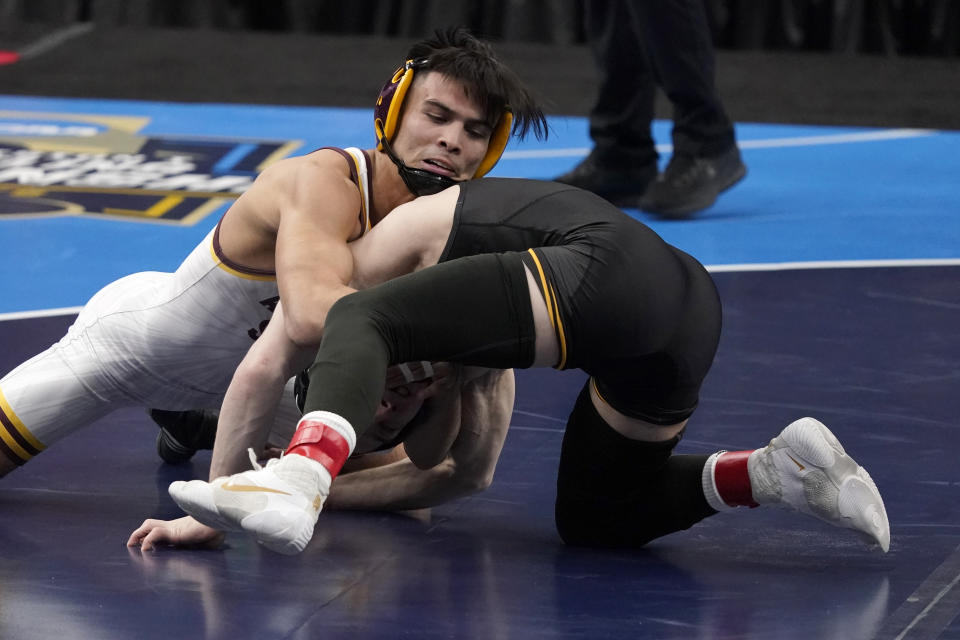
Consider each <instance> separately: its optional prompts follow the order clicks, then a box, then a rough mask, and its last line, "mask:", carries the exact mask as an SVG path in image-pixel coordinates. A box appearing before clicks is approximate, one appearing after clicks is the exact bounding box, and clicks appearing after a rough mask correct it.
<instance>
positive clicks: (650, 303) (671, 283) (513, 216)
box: [441, 178, 721, 424]
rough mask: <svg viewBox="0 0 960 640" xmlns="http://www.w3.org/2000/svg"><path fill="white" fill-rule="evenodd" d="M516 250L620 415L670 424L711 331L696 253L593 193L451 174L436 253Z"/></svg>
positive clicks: (571, 353) (570, 364) (694, 382)
mask: <svg viewBox="0 0 960 640" xmlns="http://www.w3.org/2000/svg"><path fill="white" fill-rule="evenodd" d="M501 252H522V253H523V260H524V264H526V265H527V267H528V268H529V269H530V271H531V273H533V274H534V277H535V278H536V279H537V280H538V281H539V284H540V288H541V292H542V293H543V294H544V297H545V299H546V302H547V307H548V312H549V313H550V314H551V320H552V321H553V323H554V328H555V329H556V332H557V338H558V340H559V341H560V345H561V362H560V363H559V364H558V368H574V367H576V368H581V369H583V370H584V371H586V372H587V373H589V374H590V375H592V376H593V377H594V378H595V382H596V384H597V388H598V391H599V392H600V393H601V395H602V396H603V397H604V398H605V399H607V400H608V401H609V402H610V403H611V404H612V405H613V406H614V407H616V408H617V409H618V410H620V411H622V412H623V413H626V414H628V415H633V416H634V417H638V418H641V419H647V420H649V421H651V422H655V423H659V424H672V423H673V422H677V421H679V420H681V419H683V418H685V417H686V416H688V415H689V414H690V413H692V411H693V409H694V408H695V407H696V403H697V396H698V393H699V388H700V384H701V383H702V381H703V378H704V377H705V376H706V373H707V371H708V370H709V368H710V365H711V363H712V362H713V356H714V354H715V351H716V348H717V343H718V341H719V334H720V324H721V310H720V302H719V298H718V296H717V292H716V288H715V287H714V285H713V280H712V279H711V278H710V275H709V274H708V273H707V272H706V270H705V269H704V268H703V266H702V265H701V264H700V263H699V262H697V261H696V260H695V259H693V258H692V257H690V256H689V255H687V254H686V253H684V252H683V251H680V250H679V249H677V248H675V247H673V246H671V245H669V244H667V243H666V242H665V241H664V240H663V239H661V238H660V237H659V236H658V235H657V234H656V233H654V232H653V230H651V229H650V228H649V227H647V226H646V225H644V224H642V223H641V222H639V221H637V220H634V219H633V218H631V217H629V216H628V215H627V214H625V213H624V212H623V211H621V210H620V209H618V208H617V207H615V206H613V205H612V204H610V203H608V202H607V201H606V200H603V199H602V198H600V197H598V196H596V195H594V194H592V193H590V192H587V191H583V190H580V189H577V188H575V187H571V186H568V185H563V184H559V183H553V182H541V181H533V180H523V179H514V178H484V179H482V180H471V181H469V182H465V183H463V184H461V185H460V197H459V200H458V203H457V207H456V211H455V214H454V222H453V228H452V230H451V233H450V237H449V239H448V241H447V246H446V247H445V249H444V252H443V254H442V257H441V262H443V261H448V260H454V259H456V258H460V257H464V256H470V255H476V254H480V253H501Z"/></svg>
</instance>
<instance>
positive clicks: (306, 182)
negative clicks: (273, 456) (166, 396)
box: [210, 152, 360, 479]
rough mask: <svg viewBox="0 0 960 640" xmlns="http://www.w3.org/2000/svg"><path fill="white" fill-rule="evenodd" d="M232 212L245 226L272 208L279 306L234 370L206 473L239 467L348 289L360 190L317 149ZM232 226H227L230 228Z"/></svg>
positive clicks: (268, 176)
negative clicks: (351, 248) (351, 238)
mask: <svg viewBox="0 0 960 640" xmlns="http://www.w3.org/2000/svg"><path fill="white" fill-rule="evenodd" d="M243 197H244V198H245V200H244V202H243V208H242V209H239V210H238V211H236V212H234V211H231V212H229V213H228V217H229V216H230V215H231V214H233V213H236V214H237V219H238V220H239V222H238V223H236V224H242V223H243V221H244V220H246V223H247V224H248V225H250V226H251V227H252V226H254V225H255V224H256V223H257V221H258V220H261V219H262V218H263V217H264V216H262V215H259V214H261V213H262V212H265V211H273V212H274V216H275V218H276V221H275V224H276V251H275V267H276V272H277V285H278V288H279V289H280V298H281V301H282V305H281V306H278V307H277V309H276V310H275V311H274V314H273V317H272V318H271V320H270V323H269V324H268V325H267V327H266V329H265V330H264V332H263V335H261V336H260V338H259V339H258V340H257V341H256V342H255V343H254V344H253V345H252V346H251V348H250V350H249V351H248V352H247V355H246V356H245V357H244V359H243V361H242V362H241V364H240V366H239V367H238V369H237V371H236V372H235V374H234V377H233V380H232V381H231V383H230V387H229V388H228V390H227V394H226V396H225V398H224V402H223V405H222V407H221V410H220V420H219V428H218V432H217V439H216V443H215V445H214V451H213V459H212V462H211V466H210V478H211V479H213V478H216V477H219V476H221V475H228V474H232V473H235V472H238V471H241V470H243V469H244V468H246V467H247V466H248V464H247V462H246V453H245V452H246V449H247V447H254V450H255V451H260V450H261V449H262V447H263V445H264V444H265V441H266V437H267V434H268V430H269V428H270V426H271V425H272V424H273V418H274V415H275V412H276V407H277V403H278V402H279V399H280V395H281V392H282V390H283V386H284V384H285V383H286V381H287V380H289V379H290V377H292V376H293V375H295V374H296V372H297V371H299V370H300V369H302V368H303V367H304V366H307V365H308V364H309V362H310V360H311V359H312V357H313V355H314V354H315V352H316V347H317V345H319V343H320V338H321V336H322V333H323V325H324V321H325V320H326V315H327V312H328V311H329V309H330V307H331V306H332V305H333V303H334V302H335V301H336V300H338V299H339V298H340V297H342V296H344V295H346V294H348V293H350V292H352V291H353V289H351V288H350V287H349V286H347V282H349V280H350V276H351V274H352V271H353V256H352V255H351V253H350V249H349V248H348V246H347V241H348V240H349V239H350V236H351V234H353V233H354V232H356V230H357V226H358V217H357V214H358V212H359V210H360V195H359V193H358V192H357V188H356V186H355V185H354V184H353V183H352V182H351V181H350V180H349V172H348V170H347V168H346V166H345V164H344V162H343V159H342V158H340V157H339V156H336V155H335V154H333V152H325V153H324V152H318V153H314V154H310V155H308V156H303V157H301V158H294V159H291V160H289V161H284V162H282V163H278V164H277V165H275V166H274V167H271V168H269V169H267V170H266V171H265V172H264V173H263V174H261V176H260V177H259V178H258V179H257V181H256V182H255V183H254V186H253V187H252V188H251V190H250V191H249V192H248V193H246V194H244V196H243ZM236 224H234V225H233V226H236Z"/></svg>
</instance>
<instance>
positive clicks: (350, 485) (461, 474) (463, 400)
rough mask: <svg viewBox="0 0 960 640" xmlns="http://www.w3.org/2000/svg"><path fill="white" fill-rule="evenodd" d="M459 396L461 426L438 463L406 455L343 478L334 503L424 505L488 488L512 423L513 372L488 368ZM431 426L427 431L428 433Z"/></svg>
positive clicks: (338, 505)
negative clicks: (426, 465)
mask: <svg viewBox="0 0 960 640" xmlns="http://www.w3.org/2000/svg"><path fill="white" fill-rule="evenodd" d="M456 396H457V401H456V406H458V407H459V416H457V424H458V426H459V428H458V429H457V430H456V438H455V440H454V441H453V444H452V446H451V447H450V449H449V451H448V452H447V453H446V455H445V456H443V458H442V459H441V461H440V462H439V463H438V464H436V465H435V466H433V467H431V468H428V469H421V468H418V466H417V465H416V464H414V463H413V462H412V461H411V460H410V459H406V460H401V461H398V462H394V463H391V464H388V465H385V466H379V467H374V468H370V469H363V470H360V471H356V472H354V473H349V474H346V475H341V476H338V477H337V479H336V481H335V482H334V484H333V488H332V490H331V493H330V498H329V499H328V502H327V504H328V506H329V507H331V508H334V509H369V510H408V509H420V508H424V507H431V506H436V505H439V504H442V503H444V502H448V501H450V500H454V499H456V498H460V497H464V496H467V495H470V494H473V493H476V492H478V491H482V490H484V489H486V488H487V487H488V486H489V485H490V483H491V482H492V481H493V473H494V470H495V469H496V464H497V460H498V459H499V457H500V451H501V449H502V448H503V442H504V440H505V438H506V435H507V428H508V427H509V426H510V416H511V413H512V410H513V399H514V378H513V371H509V370H508V371H501V370H488V371H486V373H484V374H483V375H481V376H480V377H479V378H476V379H473V380H470V381H468V382H466V383H465V384H463V385H462V386H461V387H460V388H459V393H458V394H456ZM447 428H448V427H446V426H444V427H443V429H447ZM429 430H430V429H429V428H428V429H425V430H424V433H427V432H428V431H429ZM405 446H406V443H405ZM407 453H408V455H410V454H411V451H410V450H409V449H408V451H407ZM413 455H416V454H415V453H413Z"/></svg>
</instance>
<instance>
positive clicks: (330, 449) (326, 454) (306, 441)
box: [287, 420, 350, 478]
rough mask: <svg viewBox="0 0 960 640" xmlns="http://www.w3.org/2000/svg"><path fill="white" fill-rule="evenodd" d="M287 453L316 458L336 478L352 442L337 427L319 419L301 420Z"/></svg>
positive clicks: (348, 453)
mask: <svg viewBox="0 0 960 640" xmlns="http://www.w3.org/2000/svg"><path fill="white" fill-rule="evenodd" d="M287 453H288V454H289V453H295V454H297V455H301V456H305V457H307V458H310V459H311V460H316V461H317V462H319V463H320V464H322V465H323V466H324V468H325V469H326V470H327V471H329V472H330V477H331V478H336V477H337V474H338V473H340V469H341V468H342V467H343V463H344V462H346V461H347V456H349V455H350V444H349V443H348V442H347V440H346V438H344V437H343V436H342V435H340V434H339V433H338V432H337V430H336V429H331V428H330V427H328V426H327V425H325V424H323V423H322V422H320V421H319V420H301V421H300V424H298V425H297V431H296V433H294V434H293V439H291V440H290V444H289V446H287Z"/></svg>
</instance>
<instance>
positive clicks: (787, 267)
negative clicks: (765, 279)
mask: <svg viewBox="0 0 960 640" xmlns="http://www.w3.org/2000/svg"><path fill="white" fill-rule="evenodd" d="M954 266H960V258H930V259H908V260H821V261H809V262H762V263H753V264H714V265H706V267H707V271H709V272H711V273H724V272H738V271H797V270H801V269H871V268H873V269H876V268H879V269H883V268H888V267H954Z"/></svg>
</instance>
